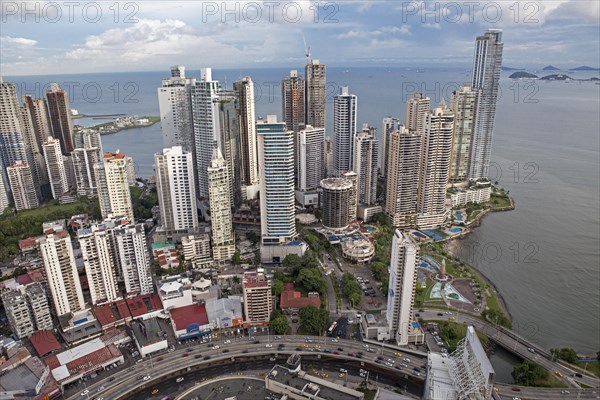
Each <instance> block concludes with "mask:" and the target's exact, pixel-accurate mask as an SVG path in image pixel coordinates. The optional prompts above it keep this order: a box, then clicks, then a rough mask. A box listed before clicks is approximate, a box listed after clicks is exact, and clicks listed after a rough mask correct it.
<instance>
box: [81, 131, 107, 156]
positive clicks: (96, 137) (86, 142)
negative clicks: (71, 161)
mask: <svg viewBox="0 0 600 400" xmlns="http://www.w3.org/2000/svg"><path fill="white" fill-rule="evenodd" d="M90 147H97V148H98V149H99V150H100V154H104V152H103V150H102V139H101V136H100V132H98V131H96V130H92V129H83V130H81V131H79V132H77V133H75V148H78V149H85V148H90Z"/></svg>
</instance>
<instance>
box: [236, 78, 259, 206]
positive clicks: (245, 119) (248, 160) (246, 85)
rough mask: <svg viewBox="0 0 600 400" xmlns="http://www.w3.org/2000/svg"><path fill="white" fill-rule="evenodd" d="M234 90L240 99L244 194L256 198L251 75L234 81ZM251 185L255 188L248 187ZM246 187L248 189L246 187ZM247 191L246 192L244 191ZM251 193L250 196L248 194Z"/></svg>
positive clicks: (256, 159)
mask: <svg viewBox="0 0 600 400" xmlns="http://www.w3.org/2000/svg"><path fill="white" fill-rule="evenodd" d="M233 90H234V92H235V94H236V96H237V101H238V118H239V123H240V152H239V157H240V166H241V167H240V170H241V171H240V173H241V179H240V181H241V183H242V188H243V189H242V196H243V197H244V198H246V199H250V198H254V196H255V195H256V185H258V182H259V177H258V153H257V148H256V125H255V124H256V116H255V112H254V83H253V82H252V79H251V78H250V77H249V76H246V77H244V79H242V80H240V81H236V82H234V83H233ZM248 186H251V187H254V189H252V188H251V189H248V188H247V187H248ZM244 187H246V189H244ZM248 191H250V193H248ZM244 192H246V193H244ZM248 194H250V196H248Z"/></svg>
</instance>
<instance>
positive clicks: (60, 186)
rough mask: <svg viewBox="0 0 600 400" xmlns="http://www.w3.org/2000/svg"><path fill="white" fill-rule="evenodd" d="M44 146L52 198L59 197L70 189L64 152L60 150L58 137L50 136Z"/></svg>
mask: <svg viewBox="0 0 600 400" xmlns="http://www.w3.org/2000/svg"><path fill="white" fill-rule="evenodd" d="M42 147H43V150H44V159H45V160H46V170H47V171H48V180H49V181H50V190H51V191H52V198H54V199H58V198H59V197H60V196H61V195H63V194H64V193H66V192H68V191H69V180H68V177H67V170H66V169H65V162H64V159H63V154H62V153H61V150H60V142H59V140H58V139H55V138H53V137H52V136H49V137H48V139H47V140H46V142H45V143H44V144H43V145H42Z"/></svg>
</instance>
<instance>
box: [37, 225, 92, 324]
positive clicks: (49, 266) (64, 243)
mask: <svg viewBox="0 0 600 400" xmlns="http://www.w3.org/2000/svg"><path fill="white" fill-rule="evenodd" d="M39 247H40V253H41V255H42V260H43V262H44V268H45V269H46V278H47V280H48V287H49V288H50V292H51V293H52V300H53V303H54V308H55V309H56V315H58V316H59V317H60V316H62V315H65V314H67V313H75V312H77V311H81V310H83V309H84V308H85V302H84V299H83V291H82V290H81V282H80V281H79V275H78V273H77V265H76V264H75V257H74V255H73V245H72V244H71V237H70V236H69V232H67V231H65V230H62V231H54V232H48V233H46V235H45V236H43V237H41V238H40V239H39Z"/></svg>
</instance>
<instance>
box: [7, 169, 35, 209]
mask: <svg viewBox="0 0 600 400" xmlns="http://www.w3.org/2000/svg"><path fill="white" fill-rule="evenodd" d="M6 173H7V175H8V181H9V182H10V189H11V192H12V196H13V200H14V205H15V209H16V210H17V211H21V210H26V209H28V208H37V207H39V205H40V203H39V201H38V198H37V195H36V188H35V184H34V182H33V176H32V175H31V168H30V166H29V164H27V163H24V162H22V161H17V162H16V163H14V164H13V165H11V166H10V167H8V168H6ZM2 210H4V209H2Z"/></svg>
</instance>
